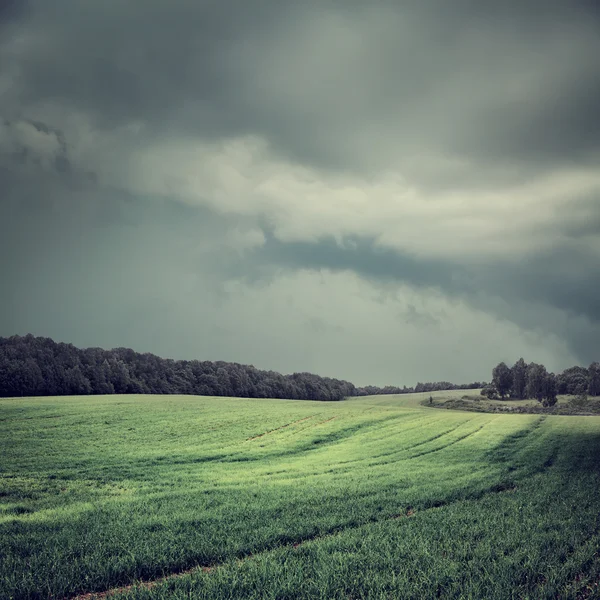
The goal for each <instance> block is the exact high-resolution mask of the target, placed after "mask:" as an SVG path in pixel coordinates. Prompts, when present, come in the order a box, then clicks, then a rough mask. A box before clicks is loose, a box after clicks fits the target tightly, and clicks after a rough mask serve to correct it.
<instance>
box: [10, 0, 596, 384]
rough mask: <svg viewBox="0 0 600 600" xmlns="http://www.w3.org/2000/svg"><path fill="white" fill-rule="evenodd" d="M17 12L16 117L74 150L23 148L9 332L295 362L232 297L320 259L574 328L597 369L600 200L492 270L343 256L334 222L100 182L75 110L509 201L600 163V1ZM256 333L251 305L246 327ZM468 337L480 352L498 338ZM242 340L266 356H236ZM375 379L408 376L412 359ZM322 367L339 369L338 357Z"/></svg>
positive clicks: (490, 265)
mask: <svg viewBox="0 0 600 600" xmlns="http://www.w3.org/2000/svg"><path fill="white" fill-rule="evenodd" d="M0 23H1V27H2V29H1V31H2V38H1V40H0V53H1V54H2V56H3V72H2V73H0V92H2V95H1V96H0V118H2V119H3V121H2V123H3V126H4V128H5V129H7V130H8V129H11V131H13V129H14V127H15V124H16V123H26V124H29V125H30V126H32V127H33V128H34V129H35V130H36V131H37V132H38V133H40V134H42V135H45V136H47V137H48V138H54V139H55V140H56V142H57V147H58V148H59V151H58V152H57V153H56V154H55V155H52V160H51V161H50V162H46V163H44V161H43V160H42V157H43V156H45V155H42V154H40V153H39V151H38V150H36V148H35V145H33V144H29V145H27V144H25V143H20V145H19V144H15V145H14V146H12V147H11V148H12V150H10V152H9V154H7V155H6V156H3V158H2V163H1V165H0V167H1V168H0V186H1V187H2V190H3V195H2V197H1V198H0V217H1V218H0V233H1V235H0V251H1V259H0V261H1V262H0V266H1V269H2V282H3V284H5V285H4V287H5V289H7V290H9V291H8V294H7V299H6V306H0V334H1V333H7V334H11V333H14V332H15V328H16V329H18V330H19V332H20V333H25V332H26V331H29V330H33V332H34V333H47V334H50V335H56V336H57V337H62V339H66V340H69V341H73V342H75V343H79V344H82V345H121V344H123V345H133V346H139V349H140V350H145V349H148V350H152V351H155V352H157V353H163V354H170V355H173V356H180V357H182V358H186V357H188V356H186V352H190V353H192V355H194V356H197V355H199V354H200V355H201V356H202V357H204V358H219V357H222V358H227V359H231V358H239V359H240V360H244V356H250V355H251V353H252V352H256V353H261V354H260V356H261V357H262V360H263V361H264V362H263V366H265V367H269V366H271V365H270V364H269V360H273V361H274V364H273V366H274V367H278V368H282V369H283V370H286V369H287V370H294V369H295V368H296V365H294V364H288V366H287V367H286V365H285V364H284V362H281V363H279V362H278V363H277V364H275V361H279V359H280V357H279V355H278V353H277V352H272V354H271V355H269V351H268V349H265V350H262V349H260V350H257V349H256V347H255V346H256V345H257V344H256V343H255V338H260V337H261V335H263V334H264V336H265V337H267V338H269V336H272V337H273V338H276V337H277V331H273V330H271V329H269V327H270V321H269V319H266V320H264V321H259V323H258V324H257V326H256V327H257V329H256V330H251V329H248V330H247V331H246V333H245V334H244V335H245V336H246V337H243V336H242V335H240V336H238V334H237V330H236V325H235V324H231V323H230V322H229V321H230V320H231V319H232V317H231V315H227V314H225V313H221V312H220V310H221V307H222V306H223V305H224V304H226V303H228V302H230V303H232V306H236V307H238V308H239V306H241V305H242V302H241V300H240V299H239V298H236V294H238V293H241V292H239V290H238V289H237V288H235V287H234V288H231V289H230V288H228V287H227V285H226V284H227V283H228V282H232V281H234V282H236V281H241V282H243V283H244V284H245V285H249V286H250V287H252V286H254V288H255V289H260V290H265V292H264V293H265V294H267V293H268V290H269V289H270V288H269V286H270V284H271V283H272V282H273V281H274V280H277V278H278V277H281V276H282V275H287V274H289V273H295V272H299V271H302V270H303V269H308V270H310V271H313V272H316V271H321V270H322V271H327V272H331V273H350V272H351V273H356V274H358V275H359V276H360V278H361V279H362V280H364V281H368V282H369V284H370V285H371V286H373V287H374V288H377V289H378V290H380V291H381V294H383V295H384V294H386V293H389V294H391V295H393V293H394V289H395V288H396V287H397V284H399V283H403V284H408V285H409V286H411V287H413V288H415V289H418V290H420V291H421V292H423V293H436V294H438V293H439V294H440V295H443V296H445V297H449V298H452V299H460V300H461V301H465V302H467V303H468V304H469V306H470V307H471V308H473V309H474V310H481V311H484V312H487V313H492V314H494V315H495V316H496V317H497V318H498V319H500V320H504V321H507V322H508V321H510V323H514V324H516V325H517V326H518V329H520V330H521V331H534V332H536V335H537V334H538V333H540V332H541V333H540V336H542V334H544V333H548V332H550V334H552V335H555V336H557V337H559V338H562V339H565V340H567V341H568V343H569V345H570V348H571V350H572V351H573V353H574V354H576V355H577V357H578V358H580V360H581V361H583V362H586V361H591V360H592V359H594V358H596V359H597V358H598V357H597V342H596V340H597V339H598V335H600V332H599V328H600V313H599V309H598V307H599V306H600V298H599V289H600V271H599V267H598V246H597V240H598V238H599V237H600V197H599V196H597V195H594V194H591V195H590V196H589V197H586V198H582V197H580V196H579V195H578V194H577V193H575V192H574V193H573V197H572V199H570V198H569V197H567V200H566V201H565V202H564V203H563V204H562V205H561V207H559V208H555V207H554V208H553V207H548V210H555V211H556V214H552V215H549V216H548V215H546V216H548V218H547V219H540V220H539V224H536V223H533V224H532V225H531V231H530V233H532V234H536V235H538V236H541V237H543V236H547V237H548V238H549V239H550V238H551V239H553V240H555V244H554V247H553V248H552V249H551V250H547V249H541V248H540V250H539V251H534V252H532V255H531V256H528V257H527V259H526V260H524V261H523V262H522V263H521V264H519V263H517V262H510V263H509V262H507V261H502V260H495V259H489V260H486V261H484V262H483V264H482V262H481V261H478V260H476V259H477V258H479V257H478V256H477V254H478V249H477V248H473V249H472V254H473V260H470V259H469V258H468V257H467V258H465V259H464V260H463V261H462V262H461V261H457V260H455V259H452V260H451V259H450V258H448V259H447V260H444V259H426V258H423V257H418V256H416V255H413V254H410V253H401V252H396V251H392V250H388V249H383V248H380V247H378V245H377V243H376V240H375V238H374V237H371V238H366V237H361V236H360V235H352V234H349V235H347V236H346V238H345V240H344V243H343V244H342V245H340V244H338V243H337V242H336V241H335V240H334V237H333V235H332V236H331V237H330V238H327V237H326V238H323V239H321V240H319V241H318V242H316V243H308V242H294V243H284V242H282V241H280V240H278V239H277V238H276V237H275V235H274V234H273V233H272V231H271V230H270V227H269V218H268V215H258V216H244V217H242V216H232V215H228V216H224V215H219V214H216V212H214V211H211V210H209V209H206V208H202V207H199V206H194V207H192V206H187V205H185V204H183V203H182V202H180V201H178V199H177V198H158V197H142V196H141V195H140V196H136V195H133V194H131V193H129V192H126V191H124V190H122V189H115V188H114V187H108V186H106V185H105V184H103V183H102V182H101V178H98V177H96V175H95V173H94V172H93V170H94V165H88V167H89V169H88V170H87V171H86V170H84V171H78V168H79V167H77V166H75V165H76V160H75V159H76V158H77V157H76V156H74V155H73V153H74V152H75V150H74V148H75V145H74V142H73V140H72V139H71V138H70V137H69V134H68V133H67V132H66V130H65V131H63V130H62V129H61V124H62V121H61V119H62V118H63V117H64V115H67V116H70V115H82V116H83V117H84V118H85V119H87V120H89V122H90V123H91V126H92V128H94V129H97V130H101V131H103V132H115V131H117V130H118V128H119V127H121V126H126V125H128V124H131V123H141V124H142V125H143V128H142V129H141V133H140V135H139V136H138V137H137V138H135V140H133V141H130V140H127V141H126V142H124V143H123V144H119V142H118V140H119V137H118V135H116V134H115V138H114V139H115V140H116V145H115V147H114V148H113V149H112V151H113V153H114V155H115V156H116V160H119V159H123V161H125V162H126V160H127V158H128V156H130V155H134V154H135V153H136V152H138V151H141V150H143V149H144V148H145V147H146V146H149V145H151V144H155V145H157V144H158V145H160V144H161V143H165V144H168V143H170V141H171V140H177V139H182V138H184V139H186V140H192V141H195V140H197V141H199V142H205V141H206V140H221V139H225V138H228V137H236V136H241V135H245V134H255V135H257V136H260V137H263V138H264V139H265V140H266V141H267V143H268V144H269V147H270V151H272V153H273V156H275V157H276V158H280V157H284V158H287V159H288V160H290V161H292V162H296V163H300V164H302V165H310V166H312V167H314V169H315V173H317V174H319V173H321V174H328V173H329V172H330V171H336V172H337V174H340V173H341V174H342V176H343V175H344V174H346V173H352V174H357V173H358V174H359V175H360V176H362V177H364V178H367V179H370V180H373V181H376V180H377V177H378V175H379V174H380V172H382V171H392V172H399V173H401V174H402V175H404V176H405V177H406V178H407V180H408V181H409V183H410V184H411V185H415V186H416V187H418V188H419V189H421V190H425V192H428V191H439V190H449V191H455V192H456V191H461V190H465V189H470V190H473V189H476V190H481V191H482V192H485V191H489V190H502V189H505V186H508V184H510V183H514V182H528V181H530V180H531V179H532V178H535V177H536V176H538V175H539V174H540V173H544V172H553V171H554V170H560V169H565V168H570V167H574V166H576V167H578V168H588V169H591V170H593V169H594V168H595V167H598V166H599V161H600V129H599V123H600V121H599V120H598V118H597V107H598V106H599V105H600V67H599V64H598V60H597V57H598V56H599V55H600V37H599V36H598V31H599V30H600V9H599V8H598V4H597V3H596V2H591V1H588V2H584V1H580V2H570V3H565V2H559V1H558V0H556V1H549V2H543V3H541V2H537V1H533V0H531V1H525V2H502V3H499V2H492V1H484V2H481V1H479V2H475V1H474V0H459V1H458V2H452V3H450V2H445V1H442V0H438V1H435V2H430V3H423V2H417V1H416V0H410V1H407V2H403V3H397V2H386V1H381V2H376V3H371V4H365V3H363V2H357V1H352V2H342V1H341V0H338V1H331V2H318V1H316V0H315V1H313V2H303V3H285V2H284V3H282V2H276V1H275V0H272V1H266V0H263V1H262V2H259V3H249V2H242V1H239V2H215V1H210V2H209V1H202V2H199V1H192V0H173V1H172V2H163V1H161V2H159V1H158V0H148V1H146V2H143V3H142V2H139V3H133V2H128V3H123V2H119V1H117V0H105V1H104V2H95V3H81V2H80V1H78V0H63V1H61V2H48V1H47V0H28V1H27V2H16V1H13V2H7V1H4V2H0ZM11 135H12V134H11ZM81 135H82V136H85V135H87V133H86V132H85V131H84V132H83V133H82V134H81ZM7 139H8V138H7ZM10 139H11V140H13V141H14V139H15V138H14V136H13V137H11V138H10ZM0 142H1V140H0ZM7 157H8V158H7ZM48 165H50V167H51V168H46V167H48ZM99 181H100V183H99ZM174 189H175V188H174ZM506 189H509V188H506ZM200 193H201V190H200ZM509 194H510V191H507V195H509ZM567 196H568V192H567ZM509 200H510V198H508V201H509ZM569 202H570V203H569ZM291 218H292V219H293V218H294V217H293V215H292V217H291ZM424 218H425V217H424ZM518 218H519V214H518V207H515V221H516V220H518ZM237 227H241V228H242V229H243V228H248V229H250V228H259V229H262V230H264V232H265V236H266V240H265V244H264V245H262V246H260V245H259V246H257V247H252V248H251V249H249V250H248V251H247V252H245V251H244V252H241V251H240V249H239V248H237V249H235V248H233V247H229V246H228V245H227V244H228V242H227V235H228V232H231V231H234V232H235V230H236V228H237ZM423 230H424V231H426V230H427V223H426V222H425V221H424V222H423ZM524 235H527V232H526V233H524ZM594 244H596V245H594ZM15 249H16V252H15ZM244 289H245V288H244ZM232 290H233V291H232ZM384 300H385V301H387V300H388V298H387V296H386V297H385V298H384ZM383 304H384V302H383V301H382V305H383ZM374 306H376V304H374ZM288 308H289V307H288ZM379 308H381V306H380V307H379ZM240 310H241V309H240ZM289 310H290V313H289V314H290V315H292V314H294V315H296V316H298V315H300V316H299V317H298V318H299V319H300V320H301V321H302V323H304V324H306V325H307V327H306V329H310V331H311V332H312V333H313V334H315V335H318V336H323V339H325V337H326V336H328V335H331V336H348V337H344V340H345V343H349V341H350V337H349V336H351V335H352V332H353V331H355V332H358V331H359V329H356V330H354V329H352V327H351V326H350V325H349V324H348V323H345V324H344V326H342V325H329V324H328V323H327V316H325V317H324V316H323V315H321V314H318V313H317V314H311V313H310V312H306V313H304V312H302V311H301V310H298V313H292V312H291V310H292V309H291V308H289ZM314 310H317V309H314ZM386 314H387V313H386ZM394 314H395V315H396V316H397V317H398V319H399V320H404V321H408V322H409V324H410V325H411V326H414V327H422V328H423V329H424V330H425V329H427V328H430V329H435V327H437V326H438V325H439V324H440V323H443V322H444V320H445V319H448V318H450V317H446V316H444V315H441V314H433V313H429V312H427V310H426V309H425V308H423V307H420V306H416V305H414V304H409V305H408V307H406V309H405V310H404V311H403V312H402V311H400V313H399V314H398V312H396V313H394ZM218 315H221V316H220V317H219V318H220V319H221V321H219V320H218V318H217V316H218ZM334 316H335V315H334ZM290 318H291V317H290ZM294 318H295V317H294ZM190 324H191V325H190ZM436 324H437V325H436ZM246 325H247V324H246V323H245V322H244V321H243V319H242V318H241V317H240V321H239V323H238V325H237V327H242V326H244V327H245V326H246ZM248 327H250V326H249V325H248ZM261 327H262V328H263V329H264V331H261V330H260V328H261ZM499 327H500V326H499ZM190 329H191V330H192V331H193V333H192V334H190ZM249 331H250V332H252V331H253V333H248V332H249ZM294 331H295V330H294ZM360 331H362V333H361V335H364V331H363V330H360ZM511 331H512V330H511ZM296 333H297V334H298V336H299V337H301V335H302V334H303V332H302V331H300V332H299V333H298V332H296ZM481 334H482V335H485V332H482V333H481ZM192 335H193V337H194V339H190V338H191V337H192ZM355 335H357V336H358V333H355ZM381 335H382V339H383V338H384V337H385V335H384V333H383V334H381ZM539 339H540V340H542V339H546V338H543V336H542V337H540V338H539ZM360 341H361V340H360V339H357V340H356V343H357V344H360ZM469 341H470V342H471V343H472V345H473V348H475V349H474V350H473V353H476V352H477V349H476V348H477V339H471V340H469ZM303 343H304V342H303ZM292 345H293V344H292ZM298 345H299V349H297V350H294V351H293V352H292V351H290V352H292V354H293V355H294V356H297V357H300V358H301V360H303V361H306V362H304V363H303V364H304V365H306V364H310V362H309V361H310V358H309V356H310V354H311V352H312V349H311V348H312V347H311V346H310V344H309V343H308V342H306V343H305V345H304V346H302V344H301V343H300V342H298ZM238 348H246V350H244V351H245V352H247V354H245V355H243V356H242V355H241V354H240V355H235V356H233V354H235V352H237V349H238ZM500 351H504V350H503V349H499V350H498V352H500ZM557 352H558V351H557ZM294 353H295V354H294ZM292 354H290V355H289V356H292ZM342 358H343V357H341V358H339V360H340V361H341V360H342ZM478 358H480V357H478ZM493 358H494V359H495V358H496V356H495V355H494V357H493ZM509 358H510V357H509ZM530 358H532V359H536V357H535V356H532V357H530ZM427 359H428V355H427V354H426V353H425V354H423V356H422V360H427ZM245 360H246V361H247V362H253V361H252V359H245ZM282 360H283V359H282ZM299 360H300V359H299ZM329 360H331V361H333V360H334V359H333V358H331V359H329ZM336 360H337V359H336ZM353 360H355V361H356V363H358V362H359V358H357V357H356V356H355V357H354V358H353ZM490 360H491V358H490ZM557 361H558V359H557ZM356 363H354V364H356ZM329 364H332V365H333V364H334V362H330V363H329ZM340 364H341V363H340ZM340 364H338V363H335V365H336V368H338V369H341V368H342V367H341V366H340ZM372 368H373V369H374V370H373V372H374V373H377V376H378V377H379V376H381V377H384V376H385V377H386V379H387V381H386V382H390V383H395V381H393V374H394V372H395V371H393V370H392V368H391V367H389V369H388V370H387V371H385V372H384V370H381V371H378V370H377V369H378V368H379V367H377V366H374V367H372ZM386 368H388V367H386ZM382 369H383V368H382ZM318 370H319V371H322V372H324V373H325V374H327V373H326V372H327V366H326V365H324V366H323V367H322V368H319V369H318ZM338 373H340V374H344V375H346V376H349V375H347V374H345V373H341V371H340V370H338ZM334 374H335V373H334ZM419 376H421V375H419ZM470 376H471V377H472V378H479V377H481V376H483V375H482V374H481V373H474V372H473V373H472V375H470ZM361 377H365V378H366V373H365V372H363V374H362V375H361ZM365 382H366V381H365ZM398 383H402V382H398Z"/></svg>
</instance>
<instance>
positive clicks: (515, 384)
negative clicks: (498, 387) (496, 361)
mask: <svg viewBox="0 0 600 600" xmlns="http://www.w3.org/2000/svg"><path fill="white" fill-rule="evenodd" d="M511 371H512V387H511V390H510V395H511V396H512V397H513V398H518V399H519V400H523V399H524V398H525V386H526V385H527V363H526V362H525V361H524V360H523V359H522V358H520V359H519V360H518V361H517V362H516V363H515V364H514V365H513V367H512V369H511Z"/></svg>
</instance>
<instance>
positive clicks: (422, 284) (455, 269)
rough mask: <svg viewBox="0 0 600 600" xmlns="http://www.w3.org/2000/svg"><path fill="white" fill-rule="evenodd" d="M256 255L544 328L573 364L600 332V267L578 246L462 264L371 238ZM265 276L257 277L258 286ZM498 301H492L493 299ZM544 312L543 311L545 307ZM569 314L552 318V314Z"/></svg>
mask: <svg viewBox="0 0 600 600" xmlns="http://www.w3.org/2000/svg"><path fill="white" fill-rule="evenodd" d="M258 254H259V255H260V256H259V257H257V256H255V259H256V260H257V262H258V264H261V265H268V264H271V265H272V264H275V265H280V266H284V267H286V268H292V269H302V268H308V269H313V270H317V271H318V270H321V269H325V270H331V271H334V272H335V271H352V272H355V273H357V274H359V275H360V276H361V277H364V278H365V279H368V280H370V281H372V282H373V283H374V284H375V285H377V286H383V287H385V286H386V285H387V284H389V283H390V282H396V283H406V284H409V285H411V286H415V287H417V288H421V289H425V290H427V289H431V290H437V291H438V292H439V293H442V294H444V295H449V296H450V297H455V298H461V299H463V300H464V301H466V302H468V303H469V304H470V305H471V306H473V307H474V308H476V309H479V310H485V311H487V312H493V313H495V314H496V315H497V316H498V317H499V318H502V319H507V320H509V321H511V322H513V323H515V324H517V325H518V326H519V327H521V328H523V329H526V330H527V329H529V330H531V331H551V332H554V333H555V334H556V335H557V336H559V337H561V338H562V339H565V340H567V341H568V343H569V344H570V346H571V348H572V350H573V352H574V353H575V354H576V355H577V356H578V357H579V359H580V360H581V361H582V362H584V363H586V362H591V361H592V360H594V356H595V353H596V352H597V341H596V340H597V335H598V334H600V266H599V263H598V262H597V260H595V257H594V255H592V254H590V253H588V252H585V251H582V250H581V249H578V248H577V247H569V246H568V245H567V246H563V247H557V248H555V249H552V250H550V251H542V252H540V253H538V254H537V255H536V256H534V257H533V258H531V259H529V260H528V261H527V262H526V263H522V264H515V263H501V262H488V263H486V264H485V266H477V265H470V266H469V265H465V264H460V263H457V262H455V261H453V260H450V259H449V260H447V261H444V260H426V259H422V258H417V257H413V256H411V255H409V254H403V253H401V252H397V251H393V250H386V249H381V248H378V247H377V245H376V243H375V241H374V240H373V239H365V238H358V237H353V238H350V239H349V240H346V244H345V247H344V246H341V245H339V244H338V243H336V242H335V240H332V239H330V240H322V241H321V242H319V243H285V244H284V243H281V242H279V241H277V240H276V239H275V238H273V237H271V236H267V243H266V244H265V246H264V247H263V248H261V249H260V250H259V251H258ZM266 273H269V276H273V273H272V271H269V270H266V271H265V270H264V269H263V271H262V272H261V275H262V278H259V279H258V281H259V282H260V281H263V280H264V278H265V276H267V275H266ZM495 299H497V300H495ZM545 307H547V309H546V308H545ZM565 313H566V315H567V316H568V315H570V317H564V318H562V319H560V320H557V315H564V314H565ZM405 317H406V318H408V319H411V318H412V319H413V321H414V320H415V319H417V320H419V321H420V322H421V324H424V319H425V320H427V322H428V324H429V325H431V324H434V323H436V322H438V321H439V319H437V318H436V317H435V316H434V315H431V314H426V313H417V312H416V311H414V312H412V313H411V311H410V309H409V310H408V313H407V315H405Z"/></svg>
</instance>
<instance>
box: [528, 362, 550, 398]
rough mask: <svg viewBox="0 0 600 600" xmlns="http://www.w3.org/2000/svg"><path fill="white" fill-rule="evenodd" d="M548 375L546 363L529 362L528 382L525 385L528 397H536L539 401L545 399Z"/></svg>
mask: <svg viewBox="0 0 600 600" xmlns="http://www.w3.org/2000/svg"><path fill="white" fill-rule="evenodd" d="M547 376H548V372H547V371H546V367H544V365H538V364H536V363H530V364H529V366H528V367H527V383H526V385H525V395H526V396H527V398H535V399H536V400H537V401H538V402H542V401H543V400H544V392H545V387H546V377H547Z"/></svg>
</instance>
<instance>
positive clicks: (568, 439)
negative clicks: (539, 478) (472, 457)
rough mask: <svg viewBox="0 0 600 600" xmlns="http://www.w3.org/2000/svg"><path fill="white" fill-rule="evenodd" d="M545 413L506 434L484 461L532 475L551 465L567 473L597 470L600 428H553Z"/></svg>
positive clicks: (599, 463) (599, 469) (599, 466)
mask: <svg viewBox="0 0 600 600" xmlns="http://www.w3.org/2000/svg"><path fill="white" fill-rule="evenodd" d="M546 419H547V417H546V416H541V417H540V418H539V419H537V420H536V421H534V422H533V423H531V424H530V425H529V426H527V427H524V428H523V429H520V430H519V431H517V432H515V433H513V434H511V435H509V436H507V437H506V438H505V439H504V440H503V441H502V442H501V443H500V444H499V445H497V446H495V447H494V448H492V449H490V450H489V451H488V452H487V453H486V455H485V458H486V460H488V461H490V462H491V463H493V464H496V465H497V464H504V465H505V466H506V468H507V470H508V471H509V472H511V471H517V470H519V471H524V474H527V475H534V474H536V473H541V472H543V471H545V470H547V469H549V468H550V467H553V468H556V469H558V470H561V471H563V472H567V473H600V431H591V430H588V431H582V430H581V429H579V430H578V429H577V428H572V429H571V428H569V429H567V428H563V427H561V428H558V427H556V428H554V427H551V426H550V423H549V422H547V420H546Z"/></svg>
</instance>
